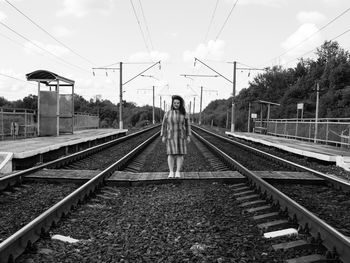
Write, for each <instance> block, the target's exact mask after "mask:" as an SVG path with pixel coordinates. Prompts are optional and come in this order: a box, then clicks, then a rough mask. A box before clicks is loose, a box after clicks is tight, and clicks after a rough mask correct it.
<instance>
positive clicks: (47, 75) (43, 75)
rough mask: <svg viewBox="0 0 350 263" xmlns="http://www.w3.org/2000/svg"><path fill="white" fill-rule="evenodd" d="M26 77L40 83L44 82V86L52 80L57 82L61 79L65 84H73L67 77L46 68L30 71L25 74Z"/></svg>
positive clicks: (48, 84)
mask: <svg viewBox="0 0 350 263" xmlns="http://www.w3.org/2000/svg"><path fill="white" fill-rule="evenodd" d="M26 78H27V80H28V81H37V82H40V83H43V84H45V85H46V86H50V85H52V84H51V83H52V82H58V81H62V82H65V83H66V84H70V85H73V84H74V80H71V79H67V78H65V77H62V76H60V75H58V74H56V73H53V72H51V71H47V70H36V71H33V72H31V73H28V74H26Z"/></svg>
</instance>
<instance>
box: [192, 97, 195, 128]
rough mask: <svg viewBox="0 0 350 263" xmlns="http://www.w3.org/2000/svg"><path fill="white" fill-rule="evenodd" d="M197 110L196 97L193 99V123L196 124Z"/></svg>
mask: <svg viewBox="0 0 350 263" xmlns="http://www.w3.org/2000/svg"><path fill="white" fill-rule="evenodd" d="M195 108H196V97H193V118H192V122H194V114H195Z"/></svg>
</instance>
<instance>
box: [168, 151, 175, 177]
mask: <svg viewBox="0 0 350 263" xmlns="http://www.w3.org/2000/svg"><path fill="white" fill-rule="evenodd" d="M174 159H175V158H174V155H172V154H169V155H168V166H169V171H170V173H169V177H174V164H175V160H174Z"/></svg>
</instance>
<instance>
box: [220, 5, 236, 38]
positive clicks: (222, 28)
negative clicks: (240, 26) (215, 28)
mask: <svg viewBox="0 0 350 263" xmlns="http://www.w3.org/2000/svg"><path fill="white" fill-rule="evenodd" d="M237 2H238V0H236V2H235V3H234V5H233V6H232V8H231V10H230V13H229V14H228V16H227V17H226V20H225V22H224V24H223V25H222V27H221V29H220V31H219V33H218V34H217V35H216V38H215V40H217V39H218V38H219V36H220V35H221V32H222V30H224V27H225V26H226V24H227V21H228V19H229V18H230V16H231V14H232V11H233V9H235V7H236V5H237Z"/></svg>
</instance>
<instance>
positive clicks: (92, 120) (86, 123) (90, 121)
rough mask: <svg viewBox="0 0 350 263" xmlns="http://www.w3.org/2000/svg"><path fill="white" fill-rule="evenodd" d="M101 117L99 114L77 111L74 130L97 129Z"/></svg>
mask: <svg viewBox="0 0 350 263" xmlns="http://www.w3.org/2000/svg"><path fill="white" fill-rule="evenodd" d="M99 122H100V118H99V116H98V115H97V114H88V113H80V112H76V113H75V114H74V130H75V131H77V130H85V129H97V128H99Z"/></svg>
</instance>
